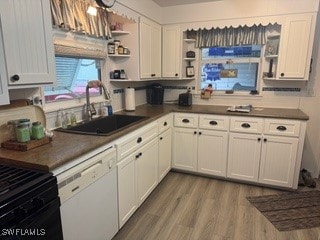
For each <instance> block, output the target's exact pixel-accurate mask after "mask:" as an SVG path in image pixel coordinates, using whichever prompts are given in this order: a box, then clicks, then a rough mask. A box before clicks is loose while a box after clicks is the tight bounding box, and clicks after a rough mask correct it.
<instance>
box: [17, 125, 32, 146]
mask: <svg viewBox="0 0 320 240" xmlns="http://www.w3.org/2000/svg"><path fill="white" fill-rule="evenodd" d="M16 137H17V141H18V142H21V143H24V142H28V141H30V129H29V126H27V125H25V124H22V125H21V124H20V125H18V127H17V128H16Z"/></svg>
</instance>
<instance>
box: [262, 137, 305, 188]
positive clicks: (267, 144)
mask: <svg viewBox="0 0 320 240" xmlns="http://www.w3.org/2000/svg"><path fill="white" fill-rule="evenodd" d="M298 142H299V140H298V139H297V138H289V137H274V136H264V141H263V143H262V152H261V163H260V174H259V182H260V183H266V184H270V185H274V186H281V187H292V186H293V177H294V176H293V175H294V169H295V163H296V157H297V150H298Z"/></svg>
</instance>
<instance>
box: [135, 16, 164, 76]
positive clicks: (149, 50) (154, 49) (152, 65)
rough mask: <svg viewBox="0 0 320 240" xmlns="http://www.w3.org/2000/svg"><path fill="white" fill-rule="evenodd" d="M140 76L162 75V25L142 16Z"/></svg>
mask: <svg viewBox="0 0 320 240" xmlns="http://www.w3.org/2000/svg"><path fill="white" fill-rule="evenodd" d="M139 27H140V78H160V77H161V26H160V25H159V24H157V23H155V22H153V21H150V20H148V19H146V18H144V17H141V18H140V25H139Z"/></svg>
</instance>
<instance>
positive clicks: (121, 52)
mask: <svg viewBox="0 0 320 240" xmlns="http://www.w3.org/2000/svg"><path fill="white" fill-rule="evenodd" d="M123 49H124V48H123V46H122V45H119V47H118V54H123Z"/></svg>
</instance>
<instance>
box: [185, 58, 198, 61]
mask: <svg viewBox="0 0 320 240" xmlns="http://www.w3.org/2000/svg"><path fill="white" fill-rule="evenodd" d="M184 60H186V61H194V60H196V58H184Z"/></svg>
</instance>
